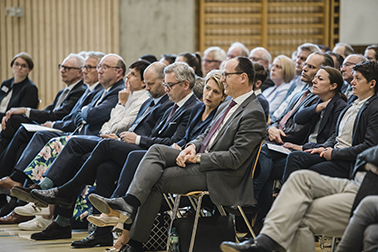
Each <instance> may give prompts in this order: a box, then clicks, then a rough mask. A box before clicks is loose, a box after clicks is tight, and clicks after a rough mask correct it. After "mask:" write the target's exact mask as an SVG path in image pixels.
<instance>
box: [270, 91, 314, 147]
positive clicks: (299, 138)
mask: <svg viewBox="0 0 378 252" xmlns="http://www.w3.org/2000/svg"><path fill="white" fill-rule="evenodd" d="M304 92H305V91H302V92H299V93H297V94H295V95H294V96H293V98H292V99H291V100H290V102H289V104H288V106H287V108H286V109H285V110H284V112H283V113H282V114H281V116H280V118H278V120H277V121H275V122H272V126H274V127H276V128H277V129H278V125H279V122H280V121H281V120H282V119H283V118H284V117H285V115H286V114H287V113H288V112H290V110H292V109H293V108H294V106H295V104H296V103H297V101H299V100H300V99H301V97H302V95H303V93H304ZM318 100H319V97H318V96H317V95H314V94H312V93H310V94H308V95H307V97H306V98H305V99H304V100H303V101H302V102H301V103H300V104H299V106H297V107H296V108H295V109H294V111H293V112H292V113H291V114H290V116H289V118H288V119H287V121H286V123H285V126H284V128H283V130H282V131H283V132H284V133H285V134H286V137H282V141H284V142H290V143H294V144H300V145H302V144H304V143H306V142H307V139H308V136H309V135H310V133H311V129H312V126H313V125H312V124H311V123H306V124H304V125H299V124H297V123H295V121H294V116H295V114H296V113H297V112H298V110H299V109H300V108H303V107H309V106H311V105H313V104H315V103H317V102H318Z"/></svg>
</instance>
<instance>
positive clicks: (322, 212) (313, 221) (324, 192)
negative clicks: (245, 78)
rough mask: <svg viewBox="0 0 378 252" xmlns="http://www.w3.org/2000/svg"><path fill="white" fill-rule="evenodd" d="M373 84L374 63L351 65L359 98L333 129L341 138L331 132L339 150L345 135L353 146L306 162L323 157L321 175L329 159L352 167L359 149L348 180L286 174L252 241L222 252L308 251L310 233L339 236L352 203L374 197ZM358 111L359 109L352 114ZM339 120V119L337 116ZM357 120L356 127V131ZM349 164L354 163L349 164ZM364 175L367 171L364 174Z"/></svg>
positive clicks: (376, 127) (376, 102)
mask: <svg viewBox="0 0 378 252" xmlns="http://www.w3.org/2000/svg"><path fill="white" fill-rule="evenodd" d="M377 80H378V63H376V62H363V63H359V64H357V65H356V66H354V79H353V81H352V82H351V83H352V85H353V93H354V94H355V95H356V96H358V97H359V99H358V100H357V102H353V105H351V106H350V107H349V109H347V111H345V113H344V117H345V115H348V116H347V119H346V120H345V119H344V120H343V119H341V122H340V124H339V125H343V126H340V129H339V130H340V132H341V131H342V132H343V133H344V134H343V136H340V135H339V134H337V133H336V136H337V139H338V140H337V141H338V144H339V145H342V144H343V145H346V144H348V143H347V142H348V141H346V139H347V138H349V137H348V135H353V138H354V139H355V140H350V143H349V144H350V145H352V141H357V142H359V144H357V145H353V146H350V147H345V148H340V149H337V148H329V147H328V148H327V149H325V148H323V149H322V152H317V151H314V154H313V155H311V156H313V157H310V158H307V160H310V159H312V158H318V159H317V160H315V161H318V162H319V159H320V158H322V157H323V159H322V160H321V161H320V162H322V163H323V164H322V165H321V167H325V170H326V169H334V168H335V167H336V166H335V165H333V166H332V165H331V164H327V163H329V162H330V161H332V160H333V159H335V160H340V161H342V160H346V161H347V162H352V160H353V159H356V156H357V155H358V154H359V153H361V152H362V151H363V150H365V151H363V152H362V153H361V154H360V155H358V157H357V160H356V163H355V165H354V169H351V173H350V178H354V179H353V180H349V179H341V178H332V177H328V176H324V175H320V173H319V172H318V170H315V171H312V170H300V171H296V172H294V173H292V175H291V176H290V177H289V179H288V180H287V182H286V183H285V184H284V185H283V187H282V190H281V192H280V194H279V195H278V197H277V199H276V200H275V202H274V204H273V206H272V209H271V210H270V211H269V213H268V215H267V217H266V218H265V222H264V227H263V229H262V230H261V232H260V235H259V236H258V237H257V238H256V240H255V241H254V240H253V239H250V240H248V241H246V242H244V243H241V244H235V243H229V242H227V243H224V244H223V245H222V247H223V248H222V249H223V251H224V252H226V251H245V252H246V251H249V252H250V251H272V249H277V250H279V251H281V249H282V248H283V249H284V250H285V251H286V250H289V251H315V247H314V246H313V245H312V246H311V247H309V244H314V235H315V234H322V235H327V236H336V237H341V235H342V234H343V232H344V230H345V228H346V226H347V224H348V220H349V217H350V212H351V210H352V206H353V205H355V204H354V202H355V201H359V200H361V198H363V197H364V196H366V195H368V194H377V193H378V190H377V189H376V184H377V181H378V179H377V178H378V177H377V175H376V174H373V173H377V170H376V169H371V167H369V166H367V165H366V164H367V163H372V164H374V165H375V166H376V164H377V160H376V157H377V155H376V153H377V148H376V147H374V146H377V145H378V137H377V135H378V111H377V109H376V108H377V106H378V97H377V91H378V86H377ZM359 106H362V107H361V108H360V109H358V107H359ZM364 106H365V108H363V107H364ZM361 110H363V111H366V112H365V113H366V115H363V113H362V114H360V111H361ZM348 111H349V112H348ZM361 112H362V111H361ZM342 117H343V115H341V116H340V118H342ZM353 117H354V118H356V120H357V121H356V122H355V123H354V125H352V124H351V123H350V121H349V120H350V119H352V118H353ZM358 121H360V122H359V124H361V125H362V126H361V128H360V129H359V131H358V130H357V129H356V128H357V127H358V126H357V125H356V124H357V122H358ZM364 126H365V127H364ZM338 128H339V126H338ZM345 130H346V131H345ZM347 132H349V133H347ZM331 138H332V139H334V138H333V137H331ZM333 141H334V140H333ZM326 146H328V144H327V145H326ZM371 147H373V148H371ZM367 148H370V149H367ZM318 153H320V155H319V154H318ZM307 154H308V153H307ZM352 163H353V164H354V160H353V162H352ZM341 169H347V170H348V172H349V166H348V165H345V166H343V167H341ZM313 170H314V169H313ZM367 170H368V171H369V170H371V172H366V171H367ZM357 192H358V193H357ZM362 194H363V195H362ZM356 195H357V196H356ZM356 203H357V204H358V202H356ZM277 246H280V247H281V249H280V248H278V247H277Z"/></svg>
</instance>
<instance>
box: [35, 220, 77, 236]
mask: <svg viewBox="0 0 378 252" xmlns="http://www.w3.org/2000/svg"><path fill="white" fill-rule="evenodd" d="M71 231H72V230H71V227H70V226H68V227H61V226H59V225H58V223H56V222H55V221H53V223H51V224H50V225H49V226H48V227H47V228H46V229H45V230H43V231H42V232H38V233H34V234H32V235H31V236H30V238H31V239H33V240H56V239H70V238H71Z"/></svg>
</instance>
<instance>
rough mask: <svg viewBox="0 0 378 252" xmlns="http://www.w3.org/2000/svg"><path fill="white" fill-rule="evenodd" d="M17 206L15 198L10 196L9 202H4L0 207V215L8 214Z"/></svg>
mask: <svg viewBox="0 0 378 252" xmlns="http://www.w3.org/2000/svg"><path fill="white" fill-rule="evenodd" d="M17 206H18V203H17V199H16V198H11V200H10V201H9V203H6V204H5V205H4V206H3V207H2V208H1V209H0V217H3V216H5V215H8V214H9V213H10V212H12V211H13V209H15V208H16V207H17Z"/></svg>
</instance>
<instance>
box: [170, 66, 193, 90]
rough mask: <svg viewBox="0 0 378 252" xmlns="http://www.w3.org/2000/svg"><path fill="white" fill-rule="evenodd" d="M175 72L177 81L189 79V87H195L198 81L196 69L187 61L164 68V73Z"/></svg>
mask: <svg viewBox="0 0 378 252" xmlns="http://www.w3.org/2000/svg"><path fill="white" fill-rule="evenodd" d="M169 73H174V74H175V78H176V79H177V81H186V80H187V81H189V88H190V89H193V87H194V83H195V81H196V78H195V74H194V69H193V68H191V67H190V66H189V65H188V64H186V63H185V62H175V63H173V64H171V65H169V66H167V67H166V68H164V74H169Z"/></svg>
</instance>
